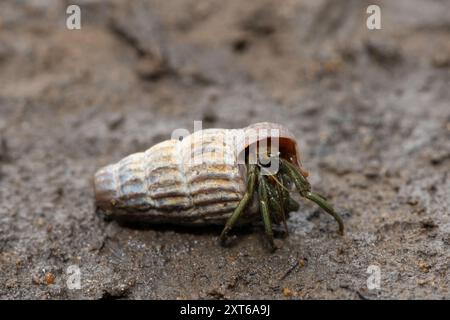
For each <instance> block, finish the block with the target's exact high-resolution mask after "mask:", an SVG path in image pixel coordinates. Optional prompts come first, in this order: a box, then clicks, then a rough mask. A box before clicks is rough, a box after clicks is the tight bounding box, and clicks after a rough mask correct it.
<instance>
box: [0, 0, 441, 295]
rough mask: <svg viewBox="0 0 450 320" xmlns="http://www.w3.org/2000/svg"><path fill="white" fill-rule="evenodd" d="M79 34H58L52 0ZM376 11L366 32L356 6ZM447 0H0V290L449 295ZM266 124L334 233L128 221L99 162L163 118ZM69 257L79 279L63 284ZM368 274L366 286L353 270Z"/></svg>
mask: <svg viewBox="0 0 450 320" xmlns="http://www.w3.org/2000/svg"><path fill="white" fill-rule="evenodd" d="M69 3H70V4H72V3H77V4H79V5H80V7H81V13H82V17H81V18H82V28H81V30H67V29H66V27H65V19H66V17H67V15H66V13H65V10H66V7H67V5H68V4H69ZM372 3H376V4H379V5H380V7H381V10H382V11H381V14H382V16H381V18H382V20H381V22H382V29H381V30H368V29H367V27H366V18H367V17H368V15H367V14H366V8H367V6H368V5H369V4H372ZM449 12H450V1H445V0H440V1H439V0H435V1H426V0H422V1H419V0H403V1H375V0H374V1H368V2H366V1H356V0H355V1H343V0H340V1H337V0H328V1H317V0H310V1H306V0H304V1H300V0H299V1H296V0H287V1H265V0H258V1H238V0H230V1H209V0H208V1H206V0H200V1H199V0H188V1H186V0H174V1H163V0H159V1H157V0H151V1H140V0H139V1H100V0H84V1H58V0H40V1H38V0H34V1H31V0H30V1H25V0H23V1H12V0H7V1H1V3H0V221H1V222H0V297H1V298H4V299H30V298H37V299H67V298H69V299H79V298H83V299H84V298H86V299H100V298H128V299H141V298H151V299H167V298H171V299H185V298H188V299H189V298H194V299H197V298H206V299H210V298H211V299H216V298H225V299H228V298H244V299H245V298H275V299H316V298H320V299H386V298H394V299H405V298H408V299H410V298H412V299H419V298H425V299H430V298H433V299H434V298H435V299H442V298H450V292H449V284H450V274H449V272H450V270H449V258H450V90H449V89H450V14H449ZM194 120H203V127H204V128H206V127H224V128H240V127H243V126H246V125H248V124H250V123H253V122H258V121H275V122H279V123H282V124H284V125H285V126H287V127H288V128H289V129H291V130H292V131H293V132H294V133H295V134H296V136H297V137H298V140H299V144H300V147H301V150H302V152H303V162H304V164H305V166H306V168H307V169H308V170H309V171H310V173H311V179H310V181H311V183H312V185H313V186H314V188H315V190H317V191H319V192H321V193H323V194H325V195H326V196H327V197H328V198H329V199H330V201H332V202H333V203H334V205H335V206H336V208H337V209H338V210H339V211H340V212H341V213H342V215H343V217H344V220H345V225H346V228H347V233H346V235H345V236H344V237H340V236H339V235H337V233H336V224H335V222H334V221H333V220H332V219H330V217H329V216H328V215H326V214H323V212H321V211H320V210H319V209H318V208H317V207H316V206H314V205H312V204H310V203H307V202H305V201H302V202H301V208H300V210H299V211H298V212H297V213H295V214H293V215H291V218H290V219H289V221H288V225H289V229H290V232H291V235H290V237H288V238H283V237H280V236H279V237H278V238H277V240H276V244H277V246H278V250H277V251H276V252H275V253H274V254H271V253H269V252H268V251H267V249H266V247H265V246H264V241H263V240H264V237H263V231H262V226H261V225H259V224H255V225H254V226H252V227H249V228H246V229H243V230H241V231H239V232H237V233H235V234H234V239H233V243H234V245H232V246H231V247H230V248H222V247H220V246H219V245H218V244H217V236H218V234H219V233H220V228H218V229H217V228H205V229H188V228H171V227H164V226H163V227H145V228H144V227H142V228H130V227H124V226H120V225H118V224H117V223H116V222H110V221H105V220H104V219H103V218H102V217H100V216H98V215H96V214H95V207H94V202H93V188H92V178H93V174H94V172H95V171H96V170H97V169H98V168H99V167H101V166H103V165H105V164H108V163H111V162H115V161H118V160H119V159H121V158H122V157H124V156H126V155H128V154H130V153H132V152H136V151H142V150H145V149H147V148H148V147H150V146H151V145H153V144H154V143H156V142H159V141H162V140H165V139H167V138H169V137H170V134H171V132H172V130H174V129H176V128H186V129H188V130H190V131H192V130H193V121H194ZM71 265H75V266H78V267H79V268H80V271H81V288H80V289H69V287H68V286H67V280H70V279H73V278H68V276H69V275H70V274H72V273H71V271H70V270H68V269H67V268H68V267H69V266H71ZM370 265H375V266H378V267H379V268H380V272H381V281H380V287H379V288H378V289H374V290H369V289H368V288H367V279H368V277H369V276H370V274H369V273H367V269H368V267H369V266H370Z"/></svg>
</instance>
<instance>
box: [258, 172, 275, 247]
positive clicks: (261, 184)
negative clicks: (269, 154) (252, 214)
mask: <svg viewBox="0 0 450 320" xmlns="http://www.w3.org/2000/svg"><path fill="white" fill-rule="evenodd" d="M258 197H259V206H260V209H261V214H262V218H263V222H264V229H265V230H266V235H267V238H268V239H269V245H270V248H271V250H275V245H274V243H273V230H272V222H271V221H270V212H269V206H268V203H269V202H268V198H267V184H266V182H265V180H264V177H263V176H262V175H261V174H259V176H258Z"/></svg>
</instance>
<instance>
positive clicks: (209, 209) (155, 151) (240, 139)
mask: <svg viewBox="0 0 450 320" xmlns="http://www.w3.org/2000/svg"><path fill="white" fill-rule="evenodd" d="M274 131H276V132H277V137H276V138H277V139H279V148H280V152H281V154H282V155H283V156H284V157H286V158H289V159H291V161H292V162H293V163H294V164H295V165H297V166H298V167H299V168H300V169H301V170H302V172H304V173H305V175H307V172H306V170H304V169H303V167H302V166H301V163H300V157H299V150H298V147H297V143H296V142H295V139H294V137H293V135H292V134H291V133H290V132H289V131H288V130H287V129H286V128H285V127H283V126H281V125H279V124H275V123H267V122H264V123H257V124H253V125H250V126H249V127H247V128H244V129H237V130H236V129H205V130H200V131H196V132H194V133H193V134H191V135H189V136H187V137H185V138H184V139H183V140H182V141H180V140H177V139H171V140H166V141H163V142H161V143H158V144H156V145H154V146H153V147H151V148H150V149H148V150H147V151H145V152H139V153H134V154H131V155H129V156H127V157H126V158H124V159H122V160H120V161H119V162H117V163H115V164H111V165H108V166H106V167H103V168H101V169H100V170H98V172H97V173H96V174H95V178H94V186H95V199H96V204H97V207H98V208H99V209H100V210H101V211H102V212H103V213H104V214H106V215H107V216H111V217H113V218H117V219H120V220H130V221H131V220H143V221H148V222H155V223H176V224H223V223H224V222H225V221H226V220H227V218H228V217H229V216H230V214H231V213H232V212H233V211H234V209H235V208H236V207H237V205H238V203H239V201H240V200H241V199H242V197H243V195H244V193H245V191H246V181H247V172H246V171H247V170H246V166H245V165H243V164H242V163H239V162H238V157H239V156H242V152H243V151H244V150H245V149H246V148H248V147H249V146H250V145H252V144H256V143H257V142H259V141H262V140H265V139H271V138H273V137H272V136H271V132H274ZM230 141H231V143H229V142H230ZM233 146H237V147H233ZM199 154H201V161H195V156H196V155H199ZM257 211H258V204H257V203H253V205H252V206H250V207H249V209H248V212H249V215H248V217H247V218H248V219H245V220H243V221H249V220H252V219H253V218H254V217H255V216H256V215H255V213H257Z"/></svg>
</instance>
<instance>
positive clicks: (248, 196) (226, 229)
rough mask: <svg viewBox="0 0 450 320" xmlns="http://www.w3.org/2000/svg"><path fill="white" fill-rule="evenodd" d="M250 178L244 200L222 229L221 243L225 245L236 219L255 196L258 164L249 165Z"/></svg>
mask: <svg viewBox="0 0 450 320" xmlns="http://www.w3.org/2000/svg"><path fill="white" fill-rule="evenodd" d="M247 177H248V179H247V191H246V192H245V194H244V196H243V197H242V200H241V201H240V202H239V204H238V206H237V207H236V209H235V210H234V212H233V214H232V215H231V216H230V217H229V218H228V221H227V223H226V224H225V227H224V228H223V230H222V233H221V234H220V243H221V244H222V245H223V244H225V241H226V237H227V234H228V232H229V231H230V230H231V228H233V226H234V225H235V223H236V221H237V220H238V219H239V217H240V216H241V214H242V213H243V212H244V211H245V209H246V208H247V206H248V204H249V203H250V201H251V200H252V198H253V193H254V191H255V184H256V166H255V165H249V171H248V176H247Z"/></svg>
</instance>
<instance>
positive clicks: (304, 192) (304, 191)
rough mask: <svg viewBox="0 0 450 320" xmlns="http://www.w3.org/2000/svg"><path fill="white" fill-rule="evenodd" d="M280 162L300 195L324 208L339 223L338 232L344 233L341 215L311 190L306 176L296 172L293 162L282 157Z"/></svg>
mask: <svg viewBox="0 0 450 320" xmlns="http://www.w3.org/2000/svg"><path fill="white" fill-rule="evenodd" d="M280 163H281V168H282V170H284V171H285V172H286V173H287V174H288V176H289V177H290V178H291V179H292V180H293V182H294V184H295V187H296V188H297V190H298V192H299V193H300V195H301V196H302V197H304V198H307V199H309V200H311V201H313V202H315V203H316V204H317V205H319V206H320V207H321V208H322V209H324V210H325V212H327V213H328V214H329V215H331V216H332V217H333V218H334V219H335V220H336V221H337V223H338V225H339V233H340V234H344V223H343V221H342V218H341V216H340V215H339V214H338V213H337V212H336V211H334V209H333V207H332V206H331V205H330V204H329V203H328V202H327V201H326V200H325V198H324V197H323V196H321V195H319V194H318V193H314V192H312V191H311V185H310V184H309V182H308V181H307V180H306V178H305V177H304V176H303V175H302V174H301V173H300V172H298V170H297V169H296V167H295V166H294V165H293V164H291V163H289V162H288V161H286V160H284V159H280Z"/></svg>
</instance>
